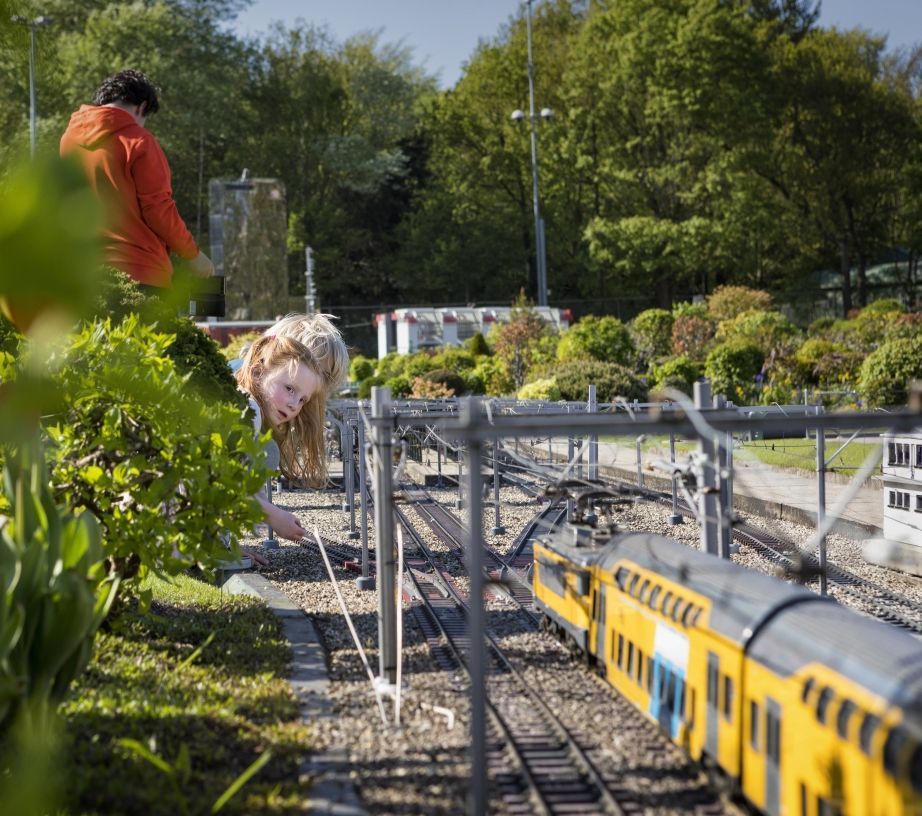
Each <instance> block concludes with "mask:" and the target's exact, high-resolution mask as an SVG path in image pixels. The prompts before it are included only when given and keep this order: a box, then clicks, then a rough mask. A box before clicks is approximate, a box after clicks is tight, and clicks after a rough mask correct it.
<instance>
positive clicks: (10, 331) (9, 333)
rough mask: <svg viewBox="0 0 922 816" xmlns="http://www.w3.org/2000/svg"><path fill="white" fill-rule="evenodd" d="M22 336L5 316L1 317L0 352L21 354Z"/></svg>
mask: <svg viewBox="0 0 922 816" xmlns="http://www.w3.org/2000/svg"><path fill="white" fill-rule="evenodd" d="M21 342H22V335H21V334H20V333H19V330H18V329H17V328H16V327H15V326H14V325H13V324H12V323H10V321H9V320H7V319H6V318H5V317H4V316H3V315H0V352H6V353H7V354H12V355H14V356H15V355H16V354H18V353H19V344H20V343H21Z"/></svg>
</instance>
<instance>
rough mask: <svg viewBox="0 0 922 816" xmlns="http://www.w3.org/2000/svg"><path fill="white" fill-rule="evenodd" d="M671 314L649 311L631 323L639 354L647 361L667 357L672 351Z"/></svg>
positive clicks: (654, 310)
mask: <svg viewBox="0 0 922 816" xmlns="http://www.w3.org/2000/svg"><path fill="white" fill-rule="evenodd" d="M673 322H674V319H673V317H672V313H671V312H667V311H666V310H665V309H647V310H646V311H644V312H641V313H640V314H639V315H637V317H635V318H634V319H633V320H632V321H631V334H632V336H633V340H634V347H635V348H636V349H637V353H638V354H639V355H640V357H641V358H643V359H644V360H646V361H650V360H655V359H656V358H657V357H665V356H667V355H668V354H669V353H670V352H671V351H672V324H673Z"/></svg>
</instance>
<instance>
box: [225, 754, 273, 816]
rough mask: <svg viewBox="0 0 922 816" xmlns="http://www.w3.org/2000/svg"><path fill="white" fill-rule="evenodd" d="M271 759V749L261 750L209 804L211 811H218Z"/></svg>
mask: <svg viewBox="0 0 922 816" xmlns="http://www.w3.org/2000/svg"><path fill="white" fill-rule="evenodd" d="M270 759H272V750H271V749H266V750H265V751H263V752H262V753H261V754H260V755H259V756H258V757H257V758H256V760H255V761H254V762H253V763H252V764H251V765H250V766H249V767H248V768H247V769H246V770H245V771H244V772H243V773H242V774H240V776H238V777H237V778H236V779H235V780H234V781H233V782H231V784H230V785H228V787H227V790H225V791H224V793H222V794H221V795H220V796H219V797H218V799H217V800H216V801H215V803H214V804H213V805H212V806H211V812H212V813H218V812H219V811H220V810H221V809H222V808H223V807H224V806H225V805H226V804H227V803H228V802H229V801H230V800H231V799H233V798H234V796H235V795H236V793H237V792H238V791H239V790H240V789H241V788H242V787H243V786H244V785H246V783H247V782H249V781H250V779H252V778H253V777H254V776H255V775H256V774H257V773H259V772H260V771H261V770H262V768H263V766H264V765H265V764H266V763H267V762H268V761H269V760H270Z"/></svg>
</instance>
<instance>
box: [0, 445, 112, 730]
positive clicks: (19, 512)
mask: <svg viewBox="0 0 922 816" xmlns="http://www.w3.org/2000/svg"><path fill="white" fill-rule="evenodd" d="M3 489H4V491H5V492H6V495H7V496H8V497H9V499H10V504H11V509H12V517H11V518H10V519H9V520H8V521H7V522H6V524H4V525H3V527H2V529H0V736H2V734H3V732H4V731H5V730H6V728H8V727H9V725H10V724H11V723H12V722H13V721H14V720H15V718H16V716H17V715H19V714H20V713H22V712H29V713H30V715H31V716H33V717H44V716H47V715H48V714H49V713H50V711H49V709H47V708H46V707H47V706H53V705H55V704H57V703H58V702H60V701H61V700H62V699H63V698H64V695H65V694H66V693H67V690H68V689H69V687H70V684H71V683H72V682H73V680H74V678H75V677H76V676H77V674H78V673H79V672H80V671H82V670H83V668H84V667H85V666H86V664H87V662H88V661H89V658H90V653H91V650H92V644H93V636H94V634H95V633H96V630H97V629H98V628H99V625H100V624H101V623H102V621H103V619H104V618H105V616H106V613H107V612H108V610H109V607H110V605H111V603H112V601H113V599H114V597H115V593H116V590H117V588H118V584H119V578H118V576H110V577H107V575H106V569H105V565H104V556H105V554H104V551H103V547H102V544H101V537H100V531H99V526H98V524H97V522H96V520H95V519H94V518H93V517H92V516H91V515H90V514H89V513H85V512H84V513H80V514H79V515H73V514H71V513H69V512H67V511H62V510H61V509H59V508H58V507H57V506H56V505H55V503H54V500H53V498H52V493H51V488H50V485H49V483H48V477H47V471H46V468H45V463H44V460H43V458H42V452H41V446H40V444H39V442H38V439H37V438H35V439H34V440H32V441H31V442H28V443H24V444H22V445H21V446H20V447H19V449H18V450H16V451H15V452H14V453H13V455H11V456H10V457H9V458H8V460H7V464H6V467H5V468H4V472H3ZM27 703H28V706H27Z"/></svg>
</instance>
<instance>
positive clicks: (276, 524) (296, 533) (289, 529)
mask: <svg viewBox="0 0 922 816" xmlns="http://www.w3.org/2000/svg"><path fill="white" fill-rule="evenodd" d="M266 521H268V522H269V524H270V526H271V527H272V529H273V530H274V531H275V534H276V535H279V536H281V537H282V538H287V539H288V540H289V541H300V540H301V539H302V538H304V537H306V536H307V530H305V529H304V528H303V527H302V526H301V522H300V521H298V519H297V517H296V516H295V515H294V513H289V512H288V511H287V510H282V508H281V507H276V506H275V505H272V510H271V511H269V512H268V513H266Z"/></svg>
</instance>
